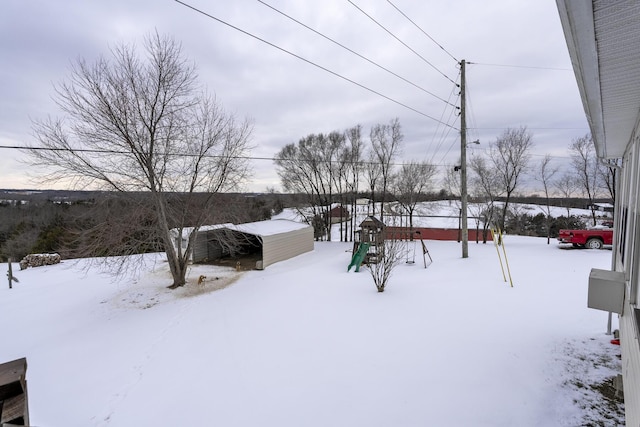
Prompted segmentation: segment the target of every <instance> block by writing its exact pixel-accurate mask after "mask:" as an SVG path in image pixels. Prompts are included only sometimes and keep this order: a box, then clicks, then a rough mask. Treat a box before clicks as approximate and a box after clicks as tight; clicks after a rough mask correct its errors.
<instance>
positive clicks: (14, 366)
mask: <svg viewBox="0 0 640 427" xmlns="http://www.w3.org/2000/svg"><path fill="white" fill-rule="evenodd" d="M4 424H9V425H18V426H27V425H29V405H28V399H27V359H25V358H24V357H23V358H22V359H16V360H13V361H11V362H7V363H3V364H1V365H0V425H4Z"/></svg>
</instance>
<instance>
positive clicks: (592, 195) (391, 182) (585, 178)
mask: <svg viewBox="0 0 640 427" xmlns="http://www.w3.org/2000/svg"><path fill="white" fill-rule="evenodd" d="M403 139H404V135H403V133H402V128H401V124H400V121H399V119H397V118H396V119H393V120H391V121H390V122H389V123H387V124H376V125H374V126H372V127H371V128H370V129H369V132H368V134H365V132H364V130H363V128H362V126H361V125H356V126H353V127H351V128H348V129H346V130H344V131H337V130H335V131H332V132H330V133H327V134H325V133H317V134H309V135H308V136H306V137H303V138H301V139H300V140H299V141H298V142H297V143H290V144H287V145H286V146H285V147H283V148H282V149H281V150H280V151H279V152H278V153H277V154H276V158H277V160H276V162H275V163H276V170H277V173H278V175H279V177H280V180H281V184H282V188H283V189H284V191H286V192H295V193H300V194H302V195H304V196H305V200H304V201H305V207H306V208H308V209H310V211H311V212H312V215H311V218H309V221H310V222H312V223H313V224H314V226H315V228H316V236H317V238H326V239H328V240H331V238H332V236H331V226H330V225H331V218H330V214H329V210H330V209H331V207H332V206H333V204H334V203H335V204H339V205H340V206H347V207H349V210H350V212H355V211H356V209H355V203H356V200H357V198H358V197H360V195H361V194H362V193H365V194H368V196H369V198H370V200H371V202H372V204H371V206H372V207H373V211H372V214H373V215H374V216H375V215H378V216H379V217H380V219H381V220H382V221H383V222H384V217H385V216H389V215H392V214H394V215H397V214H402V215H406V216H407V217H408V222H409V227H413V219H414V213H415V209H416V205H417V203H418V202H420V201H422V200H425V198H426V197H427V195H429V194H434V193H436V192H437V191H436V188H441V190H440V192H441V193H442V195H443V196H444V195H451V196H452V197H454V198H458V199H459V198H460V192H461V183H460V168H461V165H459V166H456V167H453V168H450V169H448V170H447V171H446V173H445V174H444V177H439V176H438V173H437V167H436V166H435V165H433V164H430V163H427V162H418V161H414V160H411V161H409V162H403V163H401V164H397V163H396V162H397V160H398V158H399V157H400V155H401V153H402V142H403ZM533 147H534V136H533V134H532V133H531V132H530V131H529V130H528V129H527V128H526V127H524V126H523V127H520V128H509V129H506V130H505V131H504V132H503V133H502V134H501V135H500V136H498V137H497V138H496V140H495V141H493V142H491V143H490V144H489V147H488V149H487V150H484V151H483V152H481V153H478V154H474V155H473V156H471V157H470V159H469V162H468V168H469V174H468V176H469V178H468V179H469V190H468V191H469V196H470V198H471V200H473V201H474V202H475V203H474V206H473V207H471V208H470V209H471V210H473V212H470V213H471V214H472V216H474V217H475V218H477V219H478V221H480V222H481V223H482V226H483V229H484V231H485V235H486V232H487V231H488V228H489V227H491V226H495V227H499V228H500V229H502V230H505V231H507V232H509V231H515V230H514V228H517V227H513V226H512V225H513V224H514V222H513V221H511V222H510V221H509V218H510V217H514V216H517V213H516V212H512V209H511V205H512V201H513V199H514V197H516V196H518V195H520V194H521V193H520V191H521V190H522V188H523V184H524V182H525V179H526V178H529V179H530V180H533V181H534V182H536V183H537V187H538V190H539V191H541V192H542V194H543V196H542V201H543V203H541V204H542V205H544V210H545V221H546V230H547V237H548V238H550V237H551V235H552V234H553V230H554V226H553V224H552V223H553V217H552V215H551V207H552V203H554V202H555V200H556V199H557V198H558V197H560V198H562V199H563V200H565V201H566V200H569V199H571V198H575V197H578V198H582V199H586V200H587V201H588V203H587V206H585V207H588V208H589V209H591V217H592V218H591V221H592V225H596V220H597V213H596V212H597V207H596V204H595V203H596V201H598V200H603V199H604V200H608V201H610V202H611V203H614V202H615V178H616V167H617V165H615V164H603V163H601V162H599V161H598V159H597V156H596V153H595V147H594V144H593V141H592V139H591V136H590V135H585V136H583V137H579V138H576V139H574V140H573V141H572V142H571V143H570V144H569V146H568V151H569V158H570V161H569V166H570V167H569V168H568V169H566V170H564V171H563V172H562V173H560V169H559V167H557V166H553V164H552V159H553V158H552V156H551V155H550V154H547V155H544V156H543V158H542V159H541V160H540V161H537V162H534V161H532V154H531V151H532V149H533ZM390 200H393V201H397V202H398V204H399V206H400V207H401V210H400V212H391V211H390V210H389V209H387V204H386V202H388V201H390ZM376 206H381V208H380V209H379V211H378V212H376ZM570 216H571V215H570V210H569V206H567V216H566V217H567V218H569V217H570ZM356 226H357V224H355V225H354V224H353V216H352V217H351V218H350V221H349V222H348V223H346V224H344V225H343V224H342V223H341V228H340V240H345V241H346V240H349V239H352V236H353V230H354V228H355V227H356Z"/></svg>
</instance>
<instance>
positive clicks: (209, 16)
mask: <svg viewBox="0 0 640 427" xmlns="http://www.w3.org/2000/svg"><path fill="white" fill-rule="evenodd" d="M174 1H175V2H176V3H180V4H181V5H183V6H185V7H187V8H189V9H191V10H193V11H195V12H198V13H200V14H202V15H204V16H206V17H207V18H210V19H213V20H214V21H217V22H219V23H221V24H224V25H226V26H228V27H230V28H233V29H234V30H236V31H239V32H241V33H243V34H245V35H247V36H249V37H252V38H254V39H256V40H259V41H261V42H262V43H265V44H267V45H269V46H271V47H273V48H276V49H278V50H280V51H282V52H284V53H287V54H289V55H291V56H293V57H294V58H297V59H299V60H301V61H304V62H306V63H307V64H310V65H313V66H314V67H317V68H320V69H321V70H323V71H326V72H327V73H330V74H332V75H334V76H336V77H339V78H341V79H343V80H345V81H347V82H349V83H352V84H354V85H356V86H358V87H360V88H362V89H365V90H368V91H369V92H371V93H374V94H376V95H378V96H380V97H382V98H384V99H386V100H388V101H391V102H393V103H395V104H397V105H400V106H401V107H404V108H406V109H408V110H411V111H413V112H414V113H417V114H420V115H421V116H424V117H426V118H428V119H431V120H434V121H436V122H437V121H438V119H436V118H435V117H432V116H430V115H428V114H426V113H423V112H422V111H419V110H417V109H415V108H413V107H410V106H409V105H407V104H404V103H402V102H400V101H397V100H395V99H393V98H391V97H389V96H387V95H384V94H382V93H380V92H378V91H376V90H374V89H371V88H369V87H367V86H365V85H363V84H361V83H358V82H356V81H354V80H351V79H350V78H348V77H345V76H343V75H342V74H339V73H337V72H335V71H332V70H330V69H328V68H326V67H323V66H322V65H319V64H316V63H315V62H313V61H310V60H308V59H306V58H303V57H302V56H300V55H298V54H295V53H293V52H291V51H289V50H287V49H285V48H283V47H280V46H278V45H276V44H274V43H271V42H269V41H267V40H265V39H263V38H260V37H258V36H256V35H254V34H251V33H250V32H248V31H245V30H243V29H242V28H239V27H236V26H235V25H232V24H230V23H228V22H226V21H223V20H222V19H220V18H217V17H215V16H213V15H211V14H209V13H206V12H204V11H202V10H200V9H198V8H196V7H194V6H191V5H189V4H187V3H185V2H183V1H181V0H174ZM443 125H445V126H449V125H448V124H446V123H443Z"/></svg>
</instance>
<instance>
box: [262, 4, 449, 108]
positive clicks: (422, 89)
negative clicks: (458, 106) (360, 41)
mask: <svg viewBox="0 0 640 427" xmlns="http://www.w3.org/2000/svg"><path fill="white" fill-rule="evenodd" d="M257 1H258V2H259V3H262V4H263V5H265V6H267V7H268V8H270V9H272V10H273V11H275V12H277V13H279V14H281V15H282V16H284V17H286V18H289V19H290V20H292V21H293V22H295V23H297V24H299V25H301V26H303V27H305V28H306V29H308V30H310V31H313V32H314V33H315V34H317V35H319V36H320V37H323V38H325V39H326V40H329V41H330V42H332V43H334V44H336V45H338V46H340V47H341V48H343V49H345V50H347V51H349V52H351V53H352V54H354V55H356V56H358V57H359V58H361V59H364V60H365V61H367V62H369V63H370V64H373V65H375V66H376V67H378V68H380V69H382V70H384V71H386V72H387V73H389V74H392V75H394V76H395V77H397V78H399V79H401V80H402V81H404V82H406V83H409V84H410V85H412V86H413V87H415V88H417V89H420V90H421V91H423V92H425V93H428V94H429V95H431V96H433V97H435V98H437V99H439V100H440V101H442V102H444V103H448V102H447V101H446V100H445V99H443V98H441V97H439V96H438V95H436V94H434V93H433V92H430V91H428V90H427V89H425V88H423V87H422V86H419V85H417V84H415V83H413V82H411V81H409V80H407V79H406V78H404V77H402V76H400V75H398V74H396V73H394V72H393V71H391V70H389V69H388V68H386V67H384V66H382V65H380V64H378V63H377V62H375V61H373V60H371V59H369V58H367V57H365V56H363V55H361V54H359V53H358V52H356V51H354V50H352V49H350V48H348V47H347V46H345V45H343V44H342V43H340V42H337V41H336V40H334V39H332V38H331V37H329V36H327V35H325V34H322V33H321V32H319V31H316V30H314V29H313V28H311V27H309V26H308V25H306V24H304V23H302V22H300V21H299V20H297V19H295V18H293V17H292V16H290V15H287V14H286V13H284V12H282V11H281V10H279V9H277V8H275V7H274V6H271V5H270V4H267V3H265V2H264V1H262V0H257ZM449 105H452V104H449ZM452 106H453V105H452Z"/></svg>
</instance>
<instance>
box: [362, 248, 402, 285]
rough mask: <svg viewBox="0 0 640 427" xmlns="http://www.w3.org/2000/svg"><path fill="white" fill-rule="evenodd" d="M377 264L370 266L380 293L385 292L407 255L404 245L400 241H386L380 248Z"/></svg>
mask: <svg viewBox="0 0 640 427" xmlns="http://www.w3.org/2000/svg"><path fill="white" fill-rule="evenodd" d="M377 249H378V256H377V258H376V262H375V263H370V264H369V265H368V267H369V272H370V273H371V277H372V278H373V283H374V284H375V285H376V288H377V289H378V292H384V290H385V289H386V287H387V285H388V284H389V278H390V277H391V273H393V270H394V269H395V268H396V267H397V266H398V264H400V262H401V261H402V258H403V256H404V255H405V253H406V250H405V246H404V243H403V242H402V241H400V240H385V241H384V243H383V244H382V245H380V246H379V247H378V248H377Z"/></svg>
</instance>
